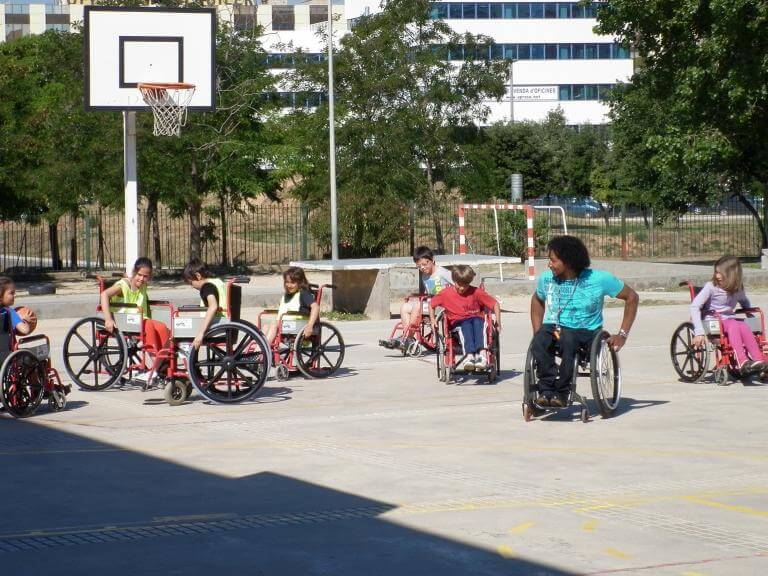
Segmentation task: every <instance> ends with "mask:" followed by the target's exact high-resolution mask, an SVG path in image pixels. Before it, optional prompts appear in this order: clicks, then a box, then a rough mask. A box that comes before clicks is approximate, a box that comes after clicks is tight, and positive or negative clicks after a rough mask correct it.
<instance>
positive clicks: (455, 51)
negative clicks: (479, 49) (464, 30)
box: [448, 44, 464, 62]
mask: <svg viewBox="0 0 768 576" xmlns="http://www.w3.org/2000/svg"><path fill="white" fill-rule="evenodd" d="M448 60H451V61H453V62H456V61H458V60H464V46H462V45H461V44H456V45H454V46H448Z"/></svg>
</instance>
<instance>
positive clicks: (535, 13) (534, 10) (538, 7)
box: [531, 2, 544, 18]
mask: <svg viewBox="0 0 768 576" xmlns="http://www.w3.org/2000/svg"><path fill="white" fill-rule="evenodd" d="M531 18H544V4H543V3H542V2H531Z"/></svg>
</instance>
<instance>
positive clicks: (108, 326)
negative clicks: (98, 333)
mask: <svg viewBox="0 0 768 576" xmlns="http://www.w3.org/2000/svg"><path fill="white" fill-rule="evenodd" d="M104 330H106V331H107V332H108V333H109V334H112V332H114V330H115V321H114V320H113V319H112V318H110V319H109V320H104Z"/></svg>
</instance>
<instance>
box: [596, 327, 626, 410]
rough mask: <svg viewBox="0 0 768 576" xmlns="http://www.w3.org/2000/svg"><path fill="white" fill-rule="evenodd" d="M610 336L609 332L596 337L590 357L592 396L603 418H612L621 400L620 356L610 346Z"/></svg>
mask: <svg viewBox="0 0 768 576" xmlns="http://www.w3.org/2000/svg"><path fill="white" fill-rule="evenodd" d="M608 336H609V334H608V332H602V333H601V334H599V335H598V336H596V337H595V339H594V340H593V341H592V349H591V351H590V355H589V366H590V374H589V379H590V380H591V382H592V396H593V398H594V399H595V403H596V404H597V409H598V410H599V411H600V414H601V415H602V417H603V418H609V417H610V416H612V415H613V413H614V412H615V411H616V408H618V406H619V402H620V400H621V368H620V367H619V356H618V354H617V353H616V351H615V350H614V349H613V348H610V347H609V346H608V344H607V342H606V339H607V338H608Z"/></svg>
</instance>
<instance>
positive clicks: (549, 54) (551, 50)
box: [544, 44, 557, 60]
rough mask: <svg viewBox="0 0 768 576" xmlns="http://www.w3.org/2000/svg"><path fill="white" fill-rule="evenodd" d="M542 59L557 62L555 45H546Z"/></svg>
mask: <svg viewBox="0 0 768 576" xmlns="http://www.w3.org/2000/svg"><path fill="white" fill-rule="evenodd" d="M544 58H546V59H547V60H557V44H547V45H546V46H544Z"/></svg>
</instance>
